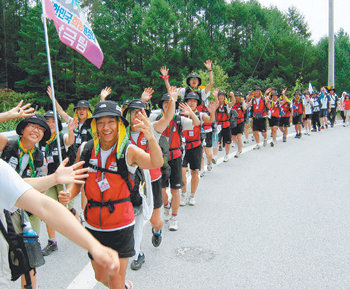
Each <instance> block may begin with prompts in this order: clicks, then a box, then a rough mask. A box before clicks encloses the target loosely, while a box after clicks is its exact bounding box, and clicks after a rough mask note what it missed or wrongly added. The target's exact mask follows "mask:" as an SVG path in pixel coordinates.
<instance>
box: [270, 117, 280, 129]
mask: <svg viewBox="0 0 350 289" xmlns="http://www.w3.org/2000/svg"><path fill="white" fill-rule="evenodd" d="M279 125H280V118H279V117H276V116H271V118H269V126H270V127H273V126H279Z"/></svg>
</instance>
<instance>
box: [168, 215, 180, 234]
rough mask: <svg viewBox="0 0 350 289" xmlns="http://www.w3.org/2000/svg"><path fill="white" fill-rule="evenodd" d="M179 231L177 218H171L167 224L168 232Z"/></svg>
mask: <svg viewBox="0 0 350 289" xmlns="http://www.w3.org/2000/svg"><path fill="white" fill-rule="evenodd" d="M178 229H179V224H178V223H177V217H175V216H171V218H170V222H169V231H177V230H178Z"/></svg>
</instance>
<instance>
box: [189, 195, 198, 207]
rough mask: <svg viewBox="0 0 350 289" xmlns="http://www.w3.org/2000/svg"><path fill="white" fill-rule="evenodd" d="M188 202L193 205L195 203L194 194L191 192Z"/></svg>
mask: <svg viewBox="0 0 350 289" xmlns="http://www.w3.org/2000/svg"><path fill="white" fill-rule="evenodd" d="M188 204H189V205H190V206H194V205H195V204H196V200H195V198H194V195H192V194H191V197H190V200H189V201H188Z"/></svg>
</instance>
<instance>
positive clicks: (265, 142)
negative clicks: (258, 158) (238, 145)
mask: <svg viewBox="0 0 350 289" xmlns="http://www.w3.org/2000/svg"><path fill="white" fill-rule="evenodd" d="M266 145H267V139H266V138H265V139H264V142H263V146H264V147H266Z"/></svg>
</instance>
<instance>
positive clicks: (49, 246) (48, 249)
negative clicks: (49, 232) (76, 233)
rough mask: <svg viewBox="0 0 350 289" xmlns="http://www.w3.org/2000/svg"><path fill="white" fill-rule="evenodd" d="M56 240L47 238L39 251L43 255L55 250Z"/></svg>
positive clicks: (56, 248)
mask: <svg viewBox="0 0 350 289" xmlns="http://www.w3.org/2000/svg"><path fill="white" fill-rule="evenodd" d="M57 250H58V247H57V242H53V241H51V240H49V241H48V242H47V245H46V247H45V248H44V249H42V250H41V253H43V255H44V256H49V255H50V254H51V253H52V252H54V251H57Z"/></svg>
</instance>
